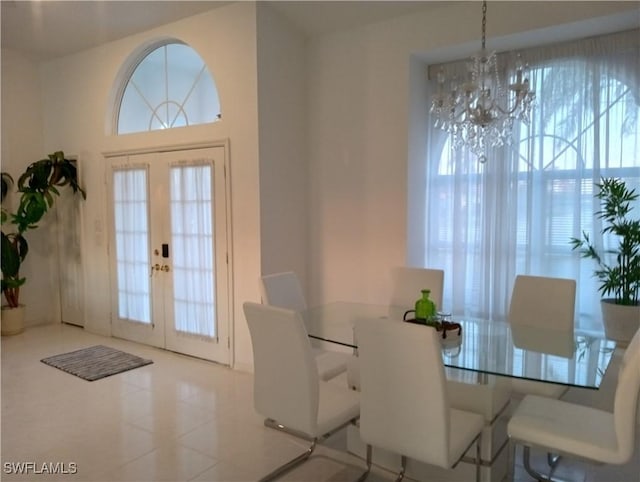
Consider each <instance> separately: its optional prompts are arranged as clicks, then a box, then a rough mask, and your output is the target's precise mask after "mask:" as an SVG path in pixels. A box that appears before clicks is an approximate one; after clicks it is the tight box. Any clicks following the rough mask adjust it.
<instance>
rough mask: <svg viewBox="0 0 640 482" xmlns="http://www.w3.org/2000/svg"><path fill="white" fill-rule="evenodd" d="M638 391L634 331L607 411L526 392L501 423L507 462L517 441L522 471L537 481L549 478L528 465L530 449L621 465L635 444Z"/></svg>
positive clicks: (638, 341)
mask: <svg viewBox="0 0 640 482" xmlns="http://www.w3.org/2000/svg"><path fill="white" fill-rule="evenodd" d="M639 392H640V332H638V333H636V334H635V335H634V337H633V339H632V340H631V343H630V344H629V346H628V348H627V350H626V352H625V354H624V356H623V358H622V362H621V363H620V370H619V372H618V383H617V386H616V392H615V399H614V405H613V412H609V411H605V410H600V409H597V408H592V407H588V406H584V405H579V404H576V403H569V402H565V401H562V400H556V399H552V398H548V397H540V396H536V395H527V396H525V398H524V399H523V400H522V402H521V403H520V405H519V406H518V408H517V409H516V411H515V412H514V414H513V415H512V417H511V419H510V420H509V423H508V425H507V432H508V435H509V438H510V440H511V445H512V447H511V454H512V455H511V460H512V461H514V459H515V451H516V445H522V446H523V447H524V449H523V465H524V468H525V470H526V471H527V472H528V473H529V474H530V475H531V476H532V477H534V478H536V479H537V480H542V481H547V480H551V478H550V477H548V476H547V475H544V474H541V473H539V472H538V471H536V470H535V469H533V468H532V467H531V462H530V449H531V448H541V449H543V450H546V451H548V452H554V453H559V454H562V455H565V456H570V457H578V458H580V459H581V460H588V461H592V462H595V463H600V464H624V463H626V462H628V461H629V460H630V459H631V457H632V455H633V453H634V448H635V436H636V434H635V431H636V427H637V425H636V411H637V406H638V394H639Z"/></svg>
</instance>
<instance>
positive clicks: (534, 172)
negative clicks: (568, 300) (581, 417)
mask: <svg viewBox="0 0 640 482" xmlns="http://www.w3.org/2000/svg"><path fill="white" fill-rule="evenodd" d="M639 38H640V36H639V35H638V31H637V30H635V31H631V32H623V33H619V34H614V35H610V36H606V37H599V38H594V39H588V40H583V41H579V42H572V43H570V44H563V45H558V46H554V47H545V48H541V49H531V50H530V51H526V52H523V55H524V56H525V57H526V58H527V59H528V62H529V64H530V73H529V78H530V81H531V82H532V85H533V88H534V90H535V91H536V105H535V107H534V111H533V113H532V118H531V123H530V125H528V126H527V125H524V124H521V125H517V126H516V128H515V130H514V134H513V139H512V142H511V145H509V146H505V147H502V148H496V149H493V150H491V152H490V153H489V161H488V162H487V163H486V164H480V163H478V161H477V160H476V159H475V158H474V156H473V155H471V154H470V153H469V152H466V151H465V150H464V149H462V150H453V149H452V148H451V145H450V142H449V138H448V135H447V134H446V133H445V132H443V131H441V130H439V129H436V128H435V127H431V128H430V132H429V140H430V142H429V147H428V154H427V156H428V158H427V183H426V210H425V226H426V229H425V240H426V241H425V247H424V263H425V265H426V266H429V267H434V268H442V269H444V270H445V272H446V273H447V274H446V276H445V292H444V305H445V307H446V309H449V308H450V309H451V311H453V313H455V314H458V315H466V316H478V317H484V318H492V319H504V318H505V316H506V313H507V309H508V302H509V299H510V295H511V287H512V284H513V279H514V278H515V275H516V274H520V273H524V274H533V275H542V276H557V277H567V278H573V279H576V280H577V282H578V294H577V299H576V306H577V315H578V317H577V318H576V323H577V326H578V327H579V328H582V329H585V330H594V331H600V330H601V329H602V327H601V322H600V319H601V318H600V307H599V299H600V294H599V293H598V291H597V286H598V285H597V280H595V279H594V278H593V268H594V265H593V263H592V261H591V260H583V259H581V258H580V256H579V254H578V253H577V252H574V251H572V249H571V245H570V243H569V239H570V238H571V237H580V236H581V233H582V231H587V232H589V233H590V234H591V236H592V239H593V237H594V236H598V235H599V232H600V224H599V220H598V219H595V218H594V213H595V212H597V211H598V210H599V204H598V200H597V199H595V198H594V196H593V194H594V192H596V191H597V187H595V184H596V183H598V182H599V181H600V179H601V178H603V177H619V178H624V179H625V180H626V181H627V183H628V184H629V185H630V186H631V187H635V188H636V189H638V190H640V123H639V122H638V117H639V116H640V98H639V95H640V94H639V92H640V79H639V78H638V76H639V72H640V69H639V65H638V64H639V59H640V55H639V44H640V42H639V40H638V39H639ZM430 125H432V123H431V124H430ZM636 212H640V205H639V206H638V207H637V210H636ZM597 242H598V243H600V244H601V245H603V246H605V247H606V246H607V245H608V244H612V243H614V242H615V240H613V239H600V240H597ZM541 301H542V300H541Z"/></svg>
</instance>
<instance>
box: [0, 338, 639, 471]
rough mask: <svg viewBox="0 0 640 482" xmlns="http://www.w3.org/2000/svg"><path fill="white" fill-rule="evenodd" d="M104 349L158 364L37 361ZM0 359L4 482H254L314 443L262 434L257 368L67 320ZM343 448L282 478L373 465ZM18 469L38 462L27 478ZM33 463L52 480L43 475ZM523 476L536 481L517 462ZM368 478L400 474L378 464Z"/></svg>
mask: <svg viewBox="0 0 640 482" xmlns="http://www.w3.org/2000/svg"><path fill="white" fill-rule="evenodd" d="M94 344H103V345H108V346H112V347H114V348H118V349H121V350H124V351H127V352H130V353H134V354H136V355H139V356H142V357H145V358H151V359H152V360H153V362H154V363H153V364H152V365H148V366H146V367H142V368H138V369H135V370H131V371H129V372H125V373H121V374H119V375H114V376H111V377H108V378H104V379H102V380H98V381H95V382H87V381H84V380H82V379H80V378H77V377H75V376H72V375H69V374H67V373H64V372H62V371H60V370H57V369H55V368H52V367H49V366H47V365H45V364H43V363H41V362H40V361H39V360H40V359H41V358H44V357H46V356H51V355H56V354H59V353H64V352H67V351H72V350H76V349H79V348H84V347H87V346H91V345H94ZM1 355H2V391H1V399H2V418H1V420H0V433H1V437H2V441H1V449H2V451H1V459H2V471H1V472H0V479H1V480H3V481H4V480H7V481H10V480H21V481H47V480H69V481H104V482H115V481H156V480H157V481H191V480H194V481H225V482H227V481H229V482H234V481H235V482H245V481H253V480H257V479H258V478H259V477H260V476H261V475H264V474H265V473H267V472H268V471H270V470H271V469H272V468H274V467H275V466H277V465H279V464H280V463H283V462H284V461H286V460H288V459H289V458H292V457H293V456H295V455H297V454H298V453H300V452H301V451H303V450H304V449H305V448H306V445H305V444H304V443H303V442H301V441H300V440H299V439H296V438H294V437H292V436H289V435H287V434H283V433H279V432H277V431H274V430H272V429H268V428H265V427H264V425H263V423H262V422H263V420H262V418H261V417H260V416H259V415H257V414H256V413H255V412H254V410H253V400H252V376H251V374H248V373H243V372H238V371H234V370H230V369H228V368H224V367H221V366H219V365H216V364H213V363H209V362H205V361H202V360H197V359H192V358H189V357H186V356H182V355H177V354H175V353H170V352H167V351H164V350H159V349H156V348H151V347H147V346H144V345H138V344H136V343H132V342H127V341H123V340H118V339H114V338H105V337H101V336H97V335H93V334H90V333H86V332H84V331H83V330H82V329H80V328H77V327H73V326H67V325H50V326H45V327H37V328H30V329H28V330H26V331H25V332H24V333H22V334H20V335H17V336H13V337H2V353H1ZM639 438H640V437H639ZM344 446H345V437H344V434H342V433H338V434H336V435H335V436H334V437H332V438H331V439H329V440H328V441H327V444H326V445H322V446H319V447H318V449H317V451H316V453H317V454H318V456H317V457H315V458H313V459H312V460H311V461H309V462H307V463H306V464H304V465H303V466H301V467H300V468H297V469H295V470H293V471H292V472H290V473H288V474H287V475H286V476H285V477H284V478H283V480H284V481H291V482H292V481H298V482H330V481H331V482H339V481H352V480H355V479H356V478H357V477H358V475H359V474H360V473H361V471H362V469H363V467H364V463H363V461H362V460H360V459H359V458H357V457H354V456H352V455H349V454H347V453H345V452H344ZM639 453H640V452H639V451H636V454H635V457H634V461H633V463H631V464H628V465H626V466H622V467H596V468H594V467H592V466H586V465H580V464H577V463H574V464H564V466H561V467H560V469H559V471H558V474H559V475H562V474H565V475H566V474H568V475H570V476H571V477H572V478H573V480H576V481H580V482H627V481H629V482H638V480H640V478H639V476H638V474H639V473H640V460H639V459H640V457H639V456H638V454H639ZM20 462H32V463H34V465H31V466H26V467H28V469H29V471H28V473H23V474H17V473H15V472H16V469H17V468H18V465H17V464H18V463H20ZM563 462H564V461H563ZM56 463H57V464H58V465H57V467H54V468H57V469H58V471H61V470H62V471H66V472H75V473H74V474H70V473H67V474H57V475H51V474H47V473H46V470H45V469H46V468H47V467H51V466H53V465H54V464H56ZM43 464H44V465H43ZM46 464H48V465H46ZM22 467H23V468H24V467H25V466H24V465H23V466H22ZM34 467H35V468H36V469H37V471H38V472H45V473H39V474H36V473H35V471H34ZM515 477H516V481H517V482H524V481H528V480H530V479H529V477H528V476H527V475H526V474H525V473H524V471H523V470H522V468H521V467H520V466H519V465H517V466H516V475H515ZM368 480H370V481H371V482H382V481H389V480H394V477H393V475H392V474H390V473H388V472H386V471H383V470H378V469H374V472H373V473H372V475H371V476H370V477H369V479H368Z"/></svg>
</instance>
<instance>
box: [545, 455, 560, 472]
mask: <svg viewBox="0 0 640 482" xmlns="http://www.w3.org/2000/svg"><path fill="white" fill-rule="evenodd" d="M560 457H561V456H560V455H558V454H552V453H551V452H547V465H548V466H549V468H550V469H551V471H552V472H550V473H553V469H555V468H556V466H557V465H558V462H560Z"/></svg>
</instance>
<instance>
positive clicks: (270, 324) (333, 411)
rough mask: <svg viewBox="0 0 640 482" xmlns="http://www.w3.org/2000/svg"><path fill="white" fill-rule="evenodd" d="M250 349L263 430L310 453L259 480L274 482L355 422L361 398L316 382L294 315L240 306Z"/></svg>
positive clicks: (256, 404) (253, 305)
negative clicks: (284, 435)
mask: <svg viewBox="0 0 640 482" xmlns="http://www.w3.org/2000/svg"><path fill="white" fill-rule="evenodd" d="M243 310H244V314H245V317H246V319H247V324H248V326H249V332H250V334H251V343H252V346H253V363H254V382H253V398H254V407H255V410H256V411H257V412H258V413H259V414H260V415H262V416H263V417H265V418H266V420H265V425H267V426H269V427H272V428H276V429H280V430H285V431H287V432H289V433H294V434H296V435H298V436H300V437H304V438H305V439H308V440H310V441H311V445H310V446H309V448H308V449H307V450H306V451H305V452H304V453H302V454H300V455H299V456H297V457H295V458H294V459H292V460H291V461H289V462H287V463H285V464H283V465H281V466H279V467H277V468H276V469H274V470H273V471H272V472H270V473H269V474H268V475H266V476H264V477H263V478H262V479H261V480H263V481H266V480H273V479H275V478H277V477H278V476H280V475H282V474H283V473H284V472H286V471H288V470H289V469H291V468H293V467H295V466H296V465H298V464H300V463H302V462H304V461H305V460H307V459H308V458H309V457H311V455H312V453H313V451H314V449H315V447H316V444H317V442H319V441H322V440H324V439H325V438H327V437H328V436H330V435H331V434H332V433H334V432H335V431H337V430H339V429H341V428H343V427H344V426H346V425H347V424H349V423H351V422H354V421H355V420H356V419H357V418H358V416H359V410H360V396H359V394H358V393H357V392H355V391H353V390H349V389H348V388H347V387H342V386H340V385H338V384H335V383H329V382H324V381H322V380H320V378H319V376H318V371H317V368H316V364H315V359H314V356H313V354H312V351H311V344H310V342H309V337H308V336H307V332H306V330H305V327H304V322H303V320H302V318H301V317H300V314H299V313H298V312H296V311H294V310H288V309H284V308H278V307H274V306H268V305H264V304H259V303H252V302H245V303H244V304H243Z"/></svg>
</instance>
